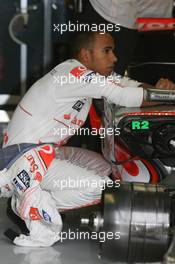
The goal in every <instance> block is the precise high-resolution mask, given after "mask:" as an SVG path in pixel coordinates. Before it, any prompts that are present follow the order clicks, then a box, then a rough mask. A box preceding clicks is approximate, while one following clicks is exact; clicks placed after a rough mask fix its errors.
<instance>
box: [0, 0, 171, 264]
mask: <svg viewBox="0 0 175 264" xmlns="http://www.w3.org/2000/svg"><path fill="white" fill-rule="evenodd" d="M85 1H86V0H68V1H66V0H65V1H64V0H13V1H12V0H6V1H2V0H0V7H1V8H0V144H1V146H2V142H3V139H4V134H5V130H6V127H7V125H8V123H9V121H10V119H11V117H12V115H13V112H14V110H15V108H16V106H17V104H18V102H19V101H20V99H21V98H22V96H23V95H24V94H25V93H26V92H27V90H28V89H29V88H30V86H31V85H32V84H33V83H34V82H35V81H37V80H38V79H39V78H41V77H42V76H43V75H44V74H45V73H47V72H48V71H49V70H51V69H52V68H53V67H54V66H56V65H57V64H59V63H61V62H63V61H64V60H66V59H68V58H69V56H70V47H71V38H72V35H71V33H70V32H65V33H64V34H60V32H58V30H56V28H57V27H56V25H58V24H62V23H68V21H72V23H73V22H74V21H75V20H76V21H77V20H78V19H79V17H81V14H82V12H83V10H84V6H85ZM154 1H159V0H154ZM154 1H152V2H154ZM174 6H175V2H174ZM174 17H175V8H173V7H172V17H171V18H168V19H164V18H162V17H159V18H156V19H157V20H152V19H153V18H149V17H147V18H143V17H141V18H138V19H137V27H138V29H137V38H138V41H137V47H136V49H135V52H134V54H133V57H132V60H131V61H130V63H129V65H128V68H127V71H126V73H125V74H126V75H127V76H129V77H130V78H133V79H136V80H138V81H139V82H145V83H149V84H151V85H154V84H155V83H156V82H157V81H158V80H159V79H160V78H162V77H164V78H167V79H169V80H171V81H173V82H175V74H174V73H175V18H174ZM126 41H127V37H126ZM169 100H170V101H172V104H171V105H161V107H160V106H156V107H150V108H149V107H148V108H145V109H144V110H143V109H142V110H141V109H140V108H132V109H131V108H120V107H117V106H115V105H114V104H110V103H109V102H107V101H106V100H104V101H103V102H100V104H101V103H102V104H103V114H102V124H103V126H104V127H105V128H109V127H112V128H114V127H118V128H120V136H119V137H112V136H108V135H107V136H106V137H105V138H103V139H102V142H101V143H99V141H98V144H101V145H100V152H101V153H102V155H103V156H104V158H105V159H106V160H107V161H108V162H109V163H110V164H111V167H112V176H111V177H112V178H113V180H114V181H115V180H116V179H122V182H121V185H120V187H119V188H117V191H116V189H115V190H114V189H113V188H106V189H105V190H104V192H103V195H102V203H101V204H99V205H94V206H89V207H87V208H82V209H77V210H75V211H68V212H63V213H62V217H63V223H64V226H63V231H65V232H66V233H68V232H74V234H77V237H76V236H75V237H74V236H73V235H72V236H70V237H69V238H66V239H63V241H62V242H58V243H56V244H55V245H54V246H52V247H49V248H34V247H33V248H32V247H31V248H29V247H19V246H16V245H14V244H13V243H12V241H11V239H12V238H13V237H15V236H16V235H18V234H19V233H20V232H21V230H20V229H19V226H18V225H17V223H16V220H15V219H14V216H13V217H12V216H10V214H9V212H8V209H7V208H8V207H7V204H8V203H9V201H8V200H7V199H6V198H1V199H0V264H12V263H13V264H35V263H37V264H39V263H42V264H52V263H58V264H70V263H72V264H74V263H76V264H79V263H84V264H86V263H87V264H89V263H92V264H109V263H111V264H112V263H157V264H158V263H164V264H169V263H175V196H174V195H175V93H174V94H173V93H172V94H170V95H169ZM97 104H98V102H97ZM138 124H139V129H136V128H138V127H137V126H138ZM97 140H99V139H97ZM89 142H90V143H89ZM89 142H88V143H87V142H86V140H84V141H82V142H80V143H79V144H80V145H78V147H80V146H81V147H83V148H88V149H90V150H93V151H96V143H94V141H92V142H91V141H89ZM74 144H75V145H76V147H77V139H76V138H75V141H73V142H72V141H70V143H69V144H68V147H70V148H71V147H72V146H73V147H74ZM89 144H91V145H89ZM98 152H99V149H98ZM138 168H139V169H140V173H139V172H137V169H138ZM135 173H136V174H137V176H138V177H134V174H135ZM131 175H132V176H133V177H132V179H133V180H131V177H130V176H131ZM145 182H146V183H145ZM81 230H82V231H84V232H86V233H87V237H86V239H81V238H80V237H78V234H79V232H80V231H81ZM93 232H96V233H98V234H99V233H100V232H101V234H103V235H104V234H105V233H107V232H113V233H115V234H116V235H118V239H115V240H114V239H104V236H103V237H101V239H100V237H98V239H97V238H96V239H92V236H91V234H92V233H93ZM104 240H105V241H104Z"/></svg>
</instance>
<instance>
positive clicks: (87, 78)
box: [83, 72, 96, 83]
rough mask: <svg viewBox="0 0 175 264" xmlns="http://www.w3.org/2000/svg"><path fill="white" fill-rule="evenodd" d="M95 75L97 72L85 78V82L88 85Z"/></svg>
mask: <svg viewBox="0 0 175 264" xmlns="http://www.w3.org/2000/svg"><path fill="white" fill-rule="evenodd" d="M95 75H96V73H95V72H90V73H88V74H86V75H85V76H84V78H83V80H84V81H85V82H87V83H90V82H91V81H92V79H93V77H94V76H95Z"/></svg>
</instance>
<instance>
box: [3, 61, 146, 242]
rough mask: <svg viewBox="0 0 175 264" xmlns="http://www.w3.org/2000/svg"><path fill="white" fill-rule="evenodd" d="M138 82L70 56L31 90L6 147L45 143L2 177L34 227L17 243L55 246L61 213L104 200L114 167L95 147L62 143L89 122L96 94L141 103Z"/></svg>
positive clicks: (13, 122) (10, 128) (20, 211)
mask: <svg viewBox="0 0 175 264" xmlns="http://www.w3.org/2000/svg"><path fill="white" fill-rule="evenodd" d="M102 81H103V83H102ZM104 81H105V83H104ZM138 84H139V83H137V82H135V81H130V80H128V79H120V80H119V79H118V78H116V76H112V77H111V79H110V80H106V79H105V80H104V77H103V78H102V76H100V75H96V74H95V73H94V72H92V71H89V70H87V69H86V68H85V67H84V66H83V65H81V64H80V63H79V62H78V61H76V60H68V61H66V62H64V63H62V64H60V65H58V66H57V67H56V68H54V69H53V70H52V71H51V72H50V73H48V74H46V75H45V76H44V77H43V78H41V79H40V80H39V81H37V82H36V83H35V84H34V85H33V86H32V87H31V88H30V89H29V91H28V92H27V93H26V95H25V96H24V98H23V99H22V101H21V102H20V103H19V105H18V107H17V109H16V111H15V113H14V115H13V117H12V120H11V121H10V123H9V126H8V128H7V132H6V134H5V137H4V145H3V147H7V146H8V147H9V146H11V145H14V144H21V143H34V144H45V145H38V147H35V148H33V149H31V150H28V151H27V152H26V153H24V154H22V156H20V157H19V158H18V159H17V160H16V161H15V162H14V163H13V165H12V166H11V167H10V168H8V169H7V170H6V169H5V170H3V171H1V175H0V188H1V187H2V189H1V190H2V191H1V195H2V196H6V195H7V194H10V195H12V209H13V210H14V211H15V212H16V213H17V214H18V215H19V216H20V217H21V218H22V219H24V220H25V222H26V224H27V227H28V229H29V231H30V235H29V236H25V235H20V236H19V237H17V238H15V240H14V243H15V244H17V245H21V246H50V245H52V244H54V243H55V242H56V241H58V240H59V238H60V231H61V228H62V220H61V217H60V214H59V211H61V210H66V209H73V208H77V207H82V206H87V205H91V204H94V203H98V202H99V201H100V198H101V192H102V189H103V186H104V182H106V181H108V177H107V176H108V175H109V174H110V166H109V165H108V164H107V163H106V162H105V161H104V160H103V158H102V157H101V156H99V155H97V154H93V152H91V151H87V150H79V149H73V148H70V149H69V151H68V153H69V154H68V155H67V154H65V153H66V148H65V149H64V148H63V147H61V146H62V145H63V144H64V143H65V142H66V140H67V139H68V138H69V137H70V136H71V135H73V134H74V133H75V132H76V131H77V130H78V129H79V128H80V127H81V126H82V125H83V123H84V122H85V120H86V117H87V115H88V112H89V109H90V105H91V98H102V97H106V98H107V99H109V100H110V101H111V102H113V103H116V104H119V105H122V106H140V105H141V103H142V99H143V89H142V88H138V87H137V86H138ZM49 143H52V144H49ZM53 144H54V145H53ZM55 144H57V146H58V148H57V154H56V156H55V154H54V153H55V147H54V146H55ZM43 153H44V154H43ZM41 154H42V155H41ZM46 156H47V157H46ZM46 160H47V161H46Z"/></svg>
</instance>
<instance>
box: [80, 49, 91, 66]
mask: <svg viewBox="0 0 175 264" xmlns="http://www.w3.org/2000/svg"><path fill="white" fill-rule="evenodd" d="M80 58H81V60H82V61H83V62H84V63H86V64H89V62H90V50H88V49H85V48H82V49H81V50H80Z"/></svg>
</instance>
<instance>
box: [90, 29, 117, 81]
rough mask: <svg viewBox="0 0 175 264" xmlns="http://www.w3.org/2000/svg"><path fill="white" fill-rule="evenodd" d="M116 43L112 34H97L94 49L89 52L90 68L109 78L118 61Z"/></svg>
mask: <svg viewBox="0 0 175 264" xmlns="http://www.w3.org/2000/svg"><path fill="white" fill-rule="evenodd" d="M114 47H115V45H114V41H113V38H112V37H111V35H110V34H107V33H106V34H96V36H95V40H94V42H93V45H92V49H90V50H89V51H88V53H89V56H88V57H89V62H88V68H89V69H90V70H93V71H95V72H98V73H99V74H101V75H103V76H109V75H110V74H111V73H112V71H113V69H114V65H115V62H116V61H117V58H116V56H115V55H114Z"/></svg>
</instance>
